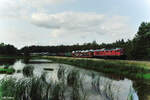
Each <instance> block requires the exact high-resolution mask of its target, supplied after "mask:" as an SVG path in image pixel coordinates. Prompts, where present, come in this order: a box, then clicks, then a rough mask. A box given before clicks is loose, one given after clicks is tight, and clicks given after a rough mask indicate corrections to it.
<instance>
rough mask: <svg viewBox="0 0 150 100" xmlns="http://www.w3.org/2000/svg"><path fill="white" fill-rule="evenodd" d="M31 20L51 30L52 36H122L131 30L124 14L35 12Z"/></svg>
mask: <svg viewBox="0 0 150 100" xmlns="http://www.w3.org/2000/svg"><path fill="white" fill-rule="evenodd" d="M31 21H32V24H34V25H36V26H38V27H43V28H46V29H49V30H51V31H52V35H53V36H54V37H58V36H67V35H77V34H78V35H83V36H82V37H84V36H86V35H87V34H98V35H105V34H109V35H110V36H117V35H120V36H122V34H123V33H126V34H130V33H131V32H132V30H131V29H130V23H129V18H128V17H125V16H107V15H104V14H97V13H82V12H63V13H56V14H47V13H35V14H32V20H31ZM118 37H119V36H118Z"/></svg>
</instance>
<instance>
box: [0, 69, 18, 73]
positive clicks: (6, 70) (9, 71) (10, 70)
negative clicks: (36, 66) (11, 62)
mask: <svg viewBox="0 0 150 100" xmlns="http://www.w3.org/2000/svg"><path fill="white" fill-rule="evenodd" d="M14 72H15V69H14V68H8V69H5V68H0V73H2V74H3V73H4V74H12V73H14Z"/></svg>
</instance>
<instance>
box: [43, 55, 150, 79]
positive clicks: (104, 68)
mask: <svg viewBox="0 0 150 100" xmlns="http://www.w3.org/2000/svg"><path fill="white" fill-rule="evenodd" d="M43 58H45V59H50V60H53V61H54V62H58V63H65V64H70V65H74V66H77V67H81V68H86V69H92V70H96V71H99V72H104V73H108V74H109V73H110V74H112V73H113V74H117V75H123V76H126V77H129V78H133V79H150V74H149V73H150V69H149V68H150V67H149V66H148V65H150V64H147V63H146V64H145V63H144V62H141V64H140V63H139V62H138V63H136V62H135V61H131V62H129V61H122V60H103V59H89V58H70V57H43ZM146 66H147V67H146Z"/></svg>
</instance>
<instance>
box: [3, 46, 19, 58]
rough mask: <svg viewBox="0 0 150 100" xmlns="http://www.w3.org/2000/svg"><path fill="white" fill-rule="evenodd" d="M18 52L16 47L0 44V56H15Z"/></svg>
mask: <svg viewBox="0 0 150 100" xmlns="http://www.w3.org/2000/svg"><path fill="white" fill-rule="evenodd" d="M17 54H18V50H17V48H16V47H14V46H13V45H10V44H4V43H1V44H0V55H1V56H2V55H17Z"/></svg>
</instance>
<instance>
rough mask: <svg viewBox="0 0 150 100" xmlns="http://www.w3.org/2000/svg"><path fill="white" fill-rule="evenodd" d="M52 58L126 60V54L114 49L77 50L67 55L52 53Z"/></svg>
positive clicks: (120, 49) (122, 50) (119, 49)
mask: <svg viewBox="0 0 150 100" xmlns="http://www.w3.org/2000/svg"><path fill="white" fill-rule="evenodd" d="M50 55H51V56H67V57H79V58H112V59H114V58H117V59H125V58H126V56H125V53H124V49H123V48H113V49H105V48H103V49H96V50H92V49H90V50H76V51H72V52H67V53H51V54H50Z"/></svg>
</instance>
